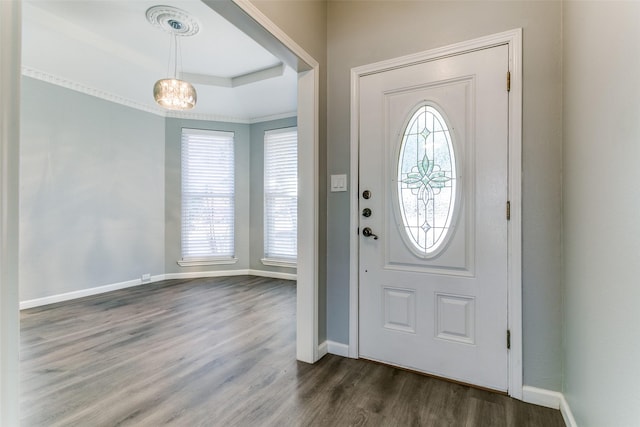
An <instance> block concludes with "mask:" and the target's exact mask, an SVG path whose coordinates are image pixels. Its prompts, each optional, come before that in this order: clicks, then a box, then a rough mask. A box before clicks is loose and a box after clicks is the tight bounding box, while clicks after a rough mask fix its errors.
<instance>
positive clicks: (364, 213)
mask: <svg viewBox="0 0 640 427" xmlns="http://www.w3.org/2000/svg"><path fill="white" fill-rule="evenodd" d="M362 216H363V217H365V218H369V217H370V216H371V209H369V208H364V209H362Z"/></svg>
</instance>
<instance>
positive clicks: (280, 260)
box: [260, 126, 299, 268]
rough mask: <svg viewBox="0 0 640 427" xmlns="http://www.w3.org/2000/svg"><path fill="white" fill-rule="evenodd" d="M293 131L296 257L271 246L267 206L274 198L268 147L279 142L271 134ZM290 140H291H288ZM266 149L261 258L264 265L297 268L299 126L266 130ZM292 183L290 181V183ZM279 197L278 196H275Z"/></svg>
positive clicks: (264, 156) (264, 155)
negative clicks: (275, 250) (272, 139)
mask: <svg viewBox="0 0 640 427" xmlns="http://www.w3.org/2000/svg"><path fill="white" fill-rule="evenodd" d="M291 133H295V153H294V161H293V165H294V166H295V203H294V206H295V214H294V215H292V217H293V219H294V220H295V222H296V223H295V233H294V236H295V239H294V240H295V243H294V248H295V257H290V256H286V255H283V254H278V253H275V254H274V251H273V248H272V247H269V243H270V241H269V237H268V236H269V233H268V232H269V228H270V227H269V213H268V211H267V209H268V208H267V206H268V199H269V198H273V197H274V196H273V195H272V194H273V193H272V192H271V191H270V190H269V189H268V188H267V186H268V182H269V179H270V177H268V176H267V173H268V172H269V170H268V164H267V161H268V160H269V159H270V158H271V156H269V155H268V153H267V149H268V144H269V143H270V142H277V141H269V137H270V136H277V135H282V134H291ZM287 142H290V141H287ZM263 146H264V151H263V189H262V193H263V197H262V200H263V205H262V206H263V258H262V259H261V260H260V261H261V262H262V264H263V265H266V266H272V267H285V268H296V267H297V262H298V254H297V249H298V223H297V214H298V206H297V205H298V187H299V184H298V179H299V174H298V127H297V126H289V127H285V128H278V129H270V130H267V131H265V132H264V145H263ZM286 166H288V167H290V166H291V162H290V161H289V162H288V163H287V165H286ZM277 168H278V167H276V169H277ZM289 184H290V183H289ZM275 197H277V196H275ZM280 197H281V198H290V197H291V196H290V195H289V196H280Z"/></svg>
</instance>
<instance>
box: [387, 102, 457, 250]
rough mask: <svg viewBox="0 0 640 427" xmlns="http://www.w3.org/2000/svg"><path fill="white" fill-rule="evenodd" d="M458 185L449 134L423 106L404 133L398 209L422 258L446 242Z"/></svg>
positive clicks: (437, 116)
mask: <svg viewBox="0 0 640 427" xmlns="http://www.w3.org/2000/svg"><path fill="white" fill-rule="evenodd" d="M456 181H457V180H456V162H455V153H454V150H453V144H452V142H451V133H450V132H449V128H448V127H447V124H446V122H445V120H444V118H443V116H442V114H440V112H439V111H438V110H437V109H436V108H435V107H433V106H431V105H423V106H421V107H420V108H418V110H417V111H416V112H415V113H414V114H413V116H412V117H411V119H410V120H409V122H408V125H407V127H406V129H405V130H404V134H403V136H402V145H401V147H400V155H399V158H398V204H399V207H400V214H401V217H402V221H403V226H404V232H405V235H406V237H407V238H408V239H405V240H407V241H409V242H411V243H412V244H413V246H414V250H415V251H416V252H417V253H419V254H420V255H421V256H425V257H426V256H429V255H433V254H434V253H435V252H436V251H437V250H438V248H439V247H440V246H441V245H442V243H443V242H444V241H445V240H446V236H447V234H448V232H449V229H450V227H451V221H452V218H453V212H454V208H455V200H456Z"/></svg>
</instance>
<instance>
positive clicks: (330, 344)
mask: <svg viewBox="0 0 640 427" xmlns="http://www.w3.org/2000/svg"><path fill="white" fill-rule="evenodd" d="M326 343H327V352H328V353H330V354H335V355H336V356H342V357H349V346H348V345H347V344H342V343H339V342H335V341H329V340H327V341H326Z"/></svg>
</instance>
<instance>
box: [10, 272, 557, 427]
mask: <svg viewBox="0 0 640 427" xmlns="http://www.w3.org/2000/svg"><path fill="white" fill-rule="evenodd" d="M295 294H296V291H295V282H291V281H286V280H276V279H267V278H259V277H252V276H239V277H228V278H210V279H194V280H169V281H164V282H158V283H153V284H149V285H145V286H139V287H135V288H130V289H123V290H119V291H114V292H110V293H108V294H102V295H96V296H91V297H87V298H82V299H79V300H74V301H68V302H64V303H59V304H53V305H49V306H45V307H38V308H33V309H29V310H24V311H22V313H21V382H22V384H21V410H22V412H21V417H22V420H21V421H22V426H27V427H29V426H47V427H49V426H65V427H67V426H91V427H93V426H161V425H171V426H189V427H191V426H224V427H228V426H319V427H323V426H518V427H519V426H531V427H536V426H545V427H554V426H563V425H564V424H563V422H562V417H561V416H560V413H559V412H558V411H554V410H551V409H547V408H541V407H537V406H534V405H528V404H525V403H523V402H519V401H516V400H514V399H510V398H509V397H507V396H503V395H499V394H494V393H490V392H487V391H482V390H477V389H474V388H471V387H468V386H464V385H459V384H452V383H449V382H445V381H442V380H439V379H435V378H431V377H426V376H422V375H419V374H416V373H412V372H407V371H403V370H399V369H395V368H392V367H389V366H384V365H380V364H377V363H372V362H368V361H364V360H354V359H348V358H342V357H338V356H333V355H327V356H325V357H324V358H323V359H322V360H320V361H319V362H317V363H316V364H314V365H308V364H305V363H301V362H297V361H296V360H295V352H296V348H295V325H296V321H295V307H296V301H295V299H296V298H295Z"/></svg>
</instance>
